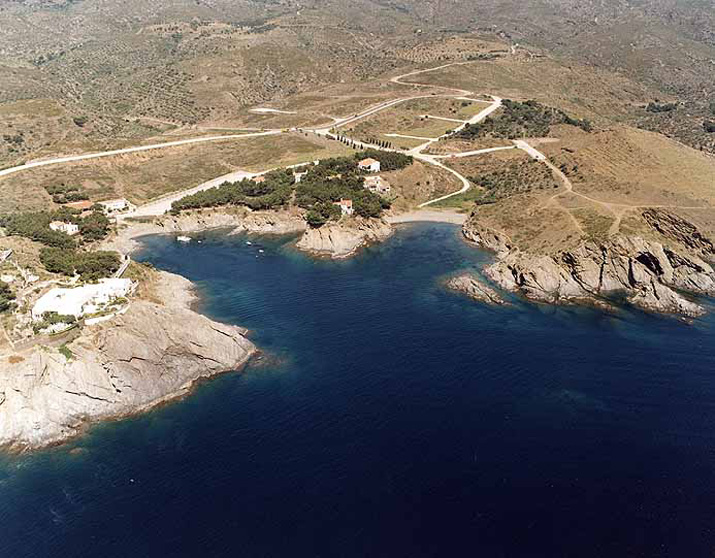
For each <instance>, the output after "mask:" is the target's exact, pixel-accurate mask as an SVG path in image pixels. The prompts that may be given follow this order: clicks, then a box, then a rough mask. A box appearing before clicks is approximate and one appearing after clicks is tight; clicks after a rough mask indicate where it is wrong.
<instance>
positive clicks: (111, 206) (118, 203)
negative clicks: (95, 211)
mask: <svg viewBox="0 0 715 558" xmlns="http://www.w3.org/2000/svg"><path fill="white" fill-rule="evenodd" d="M99 205H101V206H102V208H103V209H104V212H105V213H106V214H108V215H112V214H113V213H123V212H125V211H132V210H133V209H134V205H132V204H131V203H130V202H129V201H128V200H126V199H124V198H117V199H116V200H105V201H101V202H99Z"/></svg>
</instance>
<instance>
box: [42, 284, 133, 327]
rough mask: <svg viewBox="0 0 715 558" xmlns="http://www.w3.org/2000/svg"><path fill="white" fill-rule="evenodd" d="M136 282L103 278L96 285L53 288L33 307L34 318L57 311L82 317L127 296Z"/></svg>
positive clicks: (63, 314) (64, 314) (61, 313)
mask: <svg viewBox="0 0 715 558" xmlns="http://www.w3.org/2000/svg"><path fill="white" fill-rule="evenodd" d="M133 288H134V284H133V283H132V281H131V280H129V279H102V280H101V281H100V282H99V283H97V284H94V285H84V286H82V287H75V288H72V289H69V288H62V287H56V288H54V289H51V290H50V291H48V292H47V293H45V294H44V295H42V296H41V297H40V299H39V300H38V301H37V302H36V303H35V306H33V307H32V319H33V320H41V319H42V316H44V314H45V312H57V313H58V314H60V315H62V316H74V317H75V318H81V317H82V316H84V315H86V314H94V313H95V312H99V311H100V310H102V309H103V308H105V307H106V306H107V305H108V304H109V303H111V302H113V301H115V300H116V299H117V298H120V297H124V296H127V295H128V294H129V293H130V292H131V291H132V289H133Z"/></svg>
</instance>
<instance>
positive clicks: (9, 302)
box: [0, 281, 15, 314]
mask: <svg viewBox="0 0 715 558" xmlns="http://www.w3.org/2000/svg"><path fill="white" fill-rule="evenodd" d="M14 300H15V293H13V292H12V289H11V288H10V285H8V284H7V283H5V282H4V281H0V314H1V313H3V312H7V311H8V310H10V308H12V307H13V304H14V302H13V301H14Z"/></svg>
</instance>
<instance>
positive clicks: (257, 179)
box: [252, 174, 266, 184]
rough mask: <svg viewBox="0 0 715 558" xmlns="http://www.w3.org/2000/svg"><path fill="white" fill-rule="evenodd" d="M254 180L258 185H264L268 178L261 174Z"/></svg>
mask: <svg viewBox="0 0 715 558" xmlns="http://www.w3.org/2000/svg"><path fill="white" fill-rule="evenodd" d="M252 180H253V182H255V183H256V184H263V183H264V182H265V181H266V176H265V175H263V174H259V175H258V176H254V177H253V179H252Z"/></svg>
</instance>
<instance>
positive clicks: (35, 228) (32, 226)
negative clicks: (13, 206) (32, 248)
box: [0, 211, 75, 248]
mask: <svg viewBox="0 0 715 558" xmlns="http://www.w3.org/2000/svg"><path fill="white" fill-rule="evenodd" d="M54 218H55V214H51V213H47V212H45V211H41V212H37V213H15V214H13V215H8V216H5V217H3V218H2V219H0V224H2V225H3V226H4V227H5V228H6V229H7V232H8V234H9V235H14V236H24V237H25V238H29V239H31V240H35V241H37V242H41V243H42V244H45V245H46V246H52V247H56V248H73V247H74V246H75V243H74V241H73V240H72V238H70V237H69V236H67V235H66V234H65V233H62V232H59V231H53V230H52V229H50V223H51V222H52V220H53V219H54Z"/></svg>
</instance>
